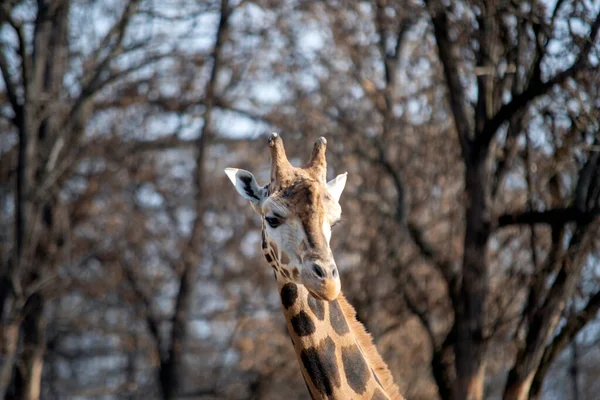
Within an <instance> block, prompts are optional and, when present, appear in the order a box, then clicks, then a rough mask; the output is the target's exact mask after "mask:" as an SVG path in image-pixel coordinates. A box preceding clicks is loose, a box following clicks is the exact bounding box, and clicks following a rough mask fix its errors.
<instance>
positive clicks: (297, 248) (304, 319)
mask: <svg viewBox="0 0 600 400" xmlns="http://www.w3.org/2000/svg"><path fill="white" fill-rule="evenodd" d="M326 147H327V141H326V139H325V138H324V137H321V138H319V139H318V140H317V141H316V142H315V145H314V148H313V152H312V157H311V159H310V161H309V162H308V163H307V164H306V165H305V166H304V167H302V168H295V167H293V166H292V165H291V164H290V163H289V161H288V159H287V156H286V154H285V149H284V146H283V140H282V139H281V137H280V136H279V135H278V134H277V133H273V134H271V136H270V137H269V148H270V153H271V179H270V182H269V183H268V184H267V185H265V186H262V187H261V186H259V185H258V183H257V182H256V179H255V178H254V175H252V174H251V173H250V172H248V171H245V170H241V169H237V168H227V169H225V173H226V174H227V176H228V177H229V179H230V180H231V182H232V183H233V184H234V186H235V188H236V190H237V191H238V192H239V194H240V195H241V196H242V197H244V198H245V199H247V200H249V201H250V204H251V205H252V208H253V209H254V210H255V211H256V212H257V213H258V214H259V215H260V216H261V218H262V234H261V247H262V253H263V255H264V257H265V259H266V261H267V263H268V264H269V266H271V267H272V269H273V273H274V275H275V279H276V281H277V287H278V290H279V294H280V298H281V307H282V310H283V314H284V316H285V320H286V325H287V328H288V332H289V334H290V337H291V339H292V343H293V345H294V349H295V352H296V357H297V360H298V363H299V364H300V370H301V372H302V376H303V378H304V381H305V382H306V386H307V388H308V390H309V392H310V395H311V397H312V399H330V400H333V399H335V400H338V399H339V400H342V399H343V400H348V399H373V400H384V399H390V400H403V397H402V396H401V395H400V393H399V390H398V387H397V386H396V385H395V383H394V381H393V378H392V374H391V373H390V371H389V369H388V367H387V365H386V364H385V362H384V361H383V359H382V358H381V356H380V355H379V353H378V352H377V349H376V348H375V345H374V344H373V341H372V338H371V335H370V334H369V333H367V331H366V330H365V328H364V326H363V325H362V324H361V323H360V322H359V321H358V320H357V319H356V312H355V310H354V308H353V307H352V306H351V305H350V304H349V303H348V302H347V301H346V299H345V298H344V296H343V294H342V293H341V284H340V277H339V273H338V269H337V265H336V263H335V260H334V258H333V254H332V252H331V248H330V246H329V241H330V239H331V228H332V226H334V225H335V224H336V223H337V222H338V221H339V219H340V217H341V212H342V209H341V207H340V204H339V199H340V196H341V194H342V191H343V190H344V187H345V185H346V177H347V174H346V173H344V174H341V175H338V176H337V177H336V178H335V179H333V180H331V181H330V182H326V173H327V164H326V159H325V150H326Z"/></svg>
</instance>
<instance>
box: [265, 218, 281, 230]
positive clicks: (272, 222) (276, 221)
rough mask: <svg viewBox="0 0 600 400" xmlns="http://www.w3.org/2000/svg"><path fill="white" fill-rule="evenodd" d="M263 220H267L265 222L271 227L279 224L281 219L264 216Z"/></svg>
mask: <svg viewBox="0 0 600 400" xmlns="http://www.w3.org/2000/svg"><path fill="white" fill-rule="evenodd" d="M265 221H267V224H269V226H270V227H271V228H277V227H278V226H279V225H281V220H280V219H279V218H275V217H265Z"/></svg>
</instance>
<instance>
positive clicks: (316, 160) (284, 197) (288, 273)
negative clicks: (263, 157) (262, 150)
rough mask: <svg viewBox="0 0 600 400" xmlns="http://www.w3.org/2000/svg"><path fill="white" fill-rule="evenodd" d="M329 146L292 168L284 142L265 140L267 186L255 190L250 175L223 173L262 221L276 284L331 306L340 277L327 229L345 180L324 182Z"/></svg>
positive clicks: (335, 217) (320, 144)
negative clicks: (302, 290) (268, 166)
mask: <svg viewBox="0 0 600 400" xmlns="http://www.w3.org/2000/svg"><path fill="white" fill-rule="evenodd" d="M326 146H327V141H326V140H325V138H323V137H322V138H319V140H317V141H316V143H315V145H314V148H313V152H312V157H311V159H310V161H309V162H308V163H307V164H306V165H305V166H304V167H302V168H295V167H293V166H292V165H291V164H290V163H289V161H288V159H287V156H286V154H285V149H284V147H283V140H282V139H281V137H280V136H279V135H277V134H276V133H273V134H272V135H271V137H270V138H269V148H270V152H271V181H270V182H269V184H267V185H265V186H262V187H261V186H259V185H258V183H257V182H256V179H255V178H254V175H252V174H251V173H250V172H248V171H245V170H241V169H236V168H227V169H226V170H225V172H226V173H227V176H229V179H230V180H231V182H232V183H233V184H234V185H235V187H236V189H237V191H238V192H239V193H240V195H242V197H244V198H245V199H247V200H249V201H250V204H251V205H252V207H253V208H254V210H255V211H256V212H257V213H258V214H260V215H261V217H262V219H263V224H262V225H263V228H262V249H263V253H264V256H265V258H266V260H267V262H268V263H269V264H270V265H271V266H272V267H273V268H274V269H275V276H276V277H277V279H278V280H279V281H284V282H285V281H290V282H294V283H297V284H302V285H304V286H305V287H306V288H307V289H308V291H309V292H310V293H311V294H312V295H313V296H314V297H316V298H320V299H322V300H327V301H331V300H334V299H335V298H336V297H337V296H338V294H339V293H340V276H339V272H338V270H337V266H336V264H335V260H334V259H333V254H332V252H331V248H330V246H329V240H330V239H331V227H332V226H333V225H335V223H336V222H337V221H339V219H340V216H341V213H342V209H341V207H340V204H339V199H340V195H341V194H342V191H343V190H344V186H345V185H346V174H345V173H344V174H341V175H338V176H337V177H336V178H335V179H333V180H331V181H330V182H327V181H326V174H327V162H326V160H325V148H326Z"/></svg>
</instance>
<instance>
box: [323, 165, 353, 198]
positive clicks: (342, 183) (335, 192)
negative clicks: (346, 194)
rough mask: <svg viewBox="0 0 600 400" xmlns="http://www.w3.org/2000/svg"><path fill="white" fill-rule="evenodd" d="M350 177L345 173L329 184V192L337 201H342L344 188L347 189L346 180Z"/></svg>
mask: <svg viewBox="0 0 600 400" xmlns="http://www.w3.org/2000/svg"><path fill="white" fill-rule="evenodd" d="M347 177H348V173H347V172H344V173H343V174H340V175H338V176H336V177H335V178H334V179H332V180H330V181H329V182H327V191H328V192H329V194H330V195H331V197H333V198H334V199H335V201H340V196H341V195H342V192H343V191H344V187H346V178H347Z"/></svg>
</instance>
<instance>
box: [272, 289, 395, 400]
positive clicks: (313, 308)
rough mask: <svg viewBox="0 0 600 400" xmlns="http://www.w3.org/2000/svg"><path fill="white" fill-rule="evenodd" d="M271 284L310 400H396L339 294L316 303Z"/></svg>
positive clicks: (367, 339) (383, 370)
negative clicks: (277, 293)
mask: <svg viewBox="0 0 600 400" xmlns="http://www.w3.org/2000/svg"><path fill="white" fill-rule="evenodd" d="M277 281H278V287H279V292H280V295H281V304H282V309H283V313H284V315H285V319H286V323H287V328H288V332H289V334H290V337H291V338H292V343H293V344H294V349H295V350H296V357H297V359H298V362H299V364H300V369H301V371H302V376H303V377H304V380H305V382H306V384H307V386H308V389H309V391H310V393H311V396H312V398H313V399H374V400H385V399H394V400H395V399H402V397H401V396H400V394H399V392H398V388H397V387H396V385H395V384H394V383H393V379H392V376H391V373H390V372H389V370H388V368H387V366H386V365H385V363H384V362H383V360H382V359H381V357H380V356H379V354H378V353H377V350H376V349H375V346H374V345H373V344H372V341H371V336H370V335H369V334H368V333H366V331H365V330H364V327H363V326H362V324H360V322H358V321H357V320H356V318H355V311H354V309H353V308H352V307H351V306H350V305H349V304H348V303H347V301H346V300H345V298H344V297H343V295H341V294H340V296H339V297H338V299H336V300H334V301H331V302H327V301H322V300H318V299H315V298H314V297H313V296H311V295H310V294H309V293H308V291H307V290H306V288H305V287H304V286H303V285H298V284H295V283H292V282H289V281H287V282H286V281H284V280H280V279H278V280H277Z"/></svg>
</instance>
